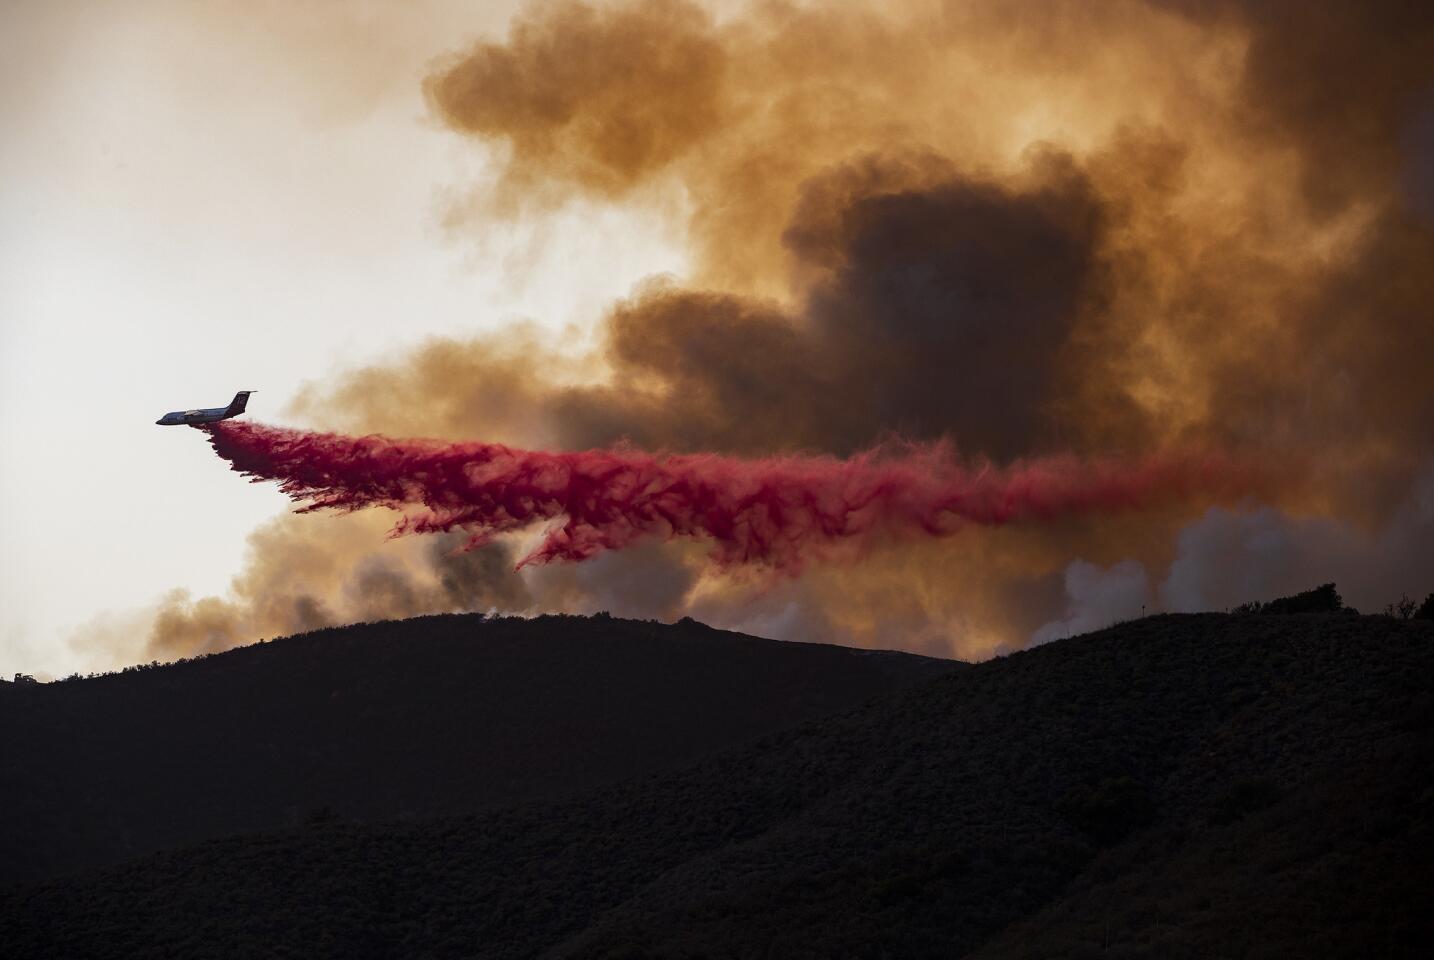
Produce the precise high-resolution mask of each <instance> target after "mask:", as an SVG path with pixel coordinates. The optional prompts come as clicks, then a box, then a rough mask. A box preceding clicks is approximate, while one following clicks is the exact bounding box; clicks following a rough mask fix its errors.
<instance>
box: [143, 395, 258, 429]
mask: <svg viewBox="0 0 1434 960" xmlns="http://www.w3.org/2000/svg"><path fill="white" fill-rule="evenodd" d="M258 392H259V391H257V390H240V391H239V392H238V393H236V394H234V399H233V400H231V401H229V406H227V407H208V408H206V409H204V410H174V411H172V412H170V413H166V414H165V415H164V416H162V417H160V418H159V419H158V420H156V421H154V422H155V423H157V424H159V425H160V426H161V427H177V426H180V425H181V424H183V425H186V426H190V427H197V426H199V425H200V424H204V423H218V422H219V421H220V420H228V419H229V418H230V417H237V416H239V414H241V413H243V412H244V407H245V405H246V404H248V402H249V394H251V393H258Z"/></svg>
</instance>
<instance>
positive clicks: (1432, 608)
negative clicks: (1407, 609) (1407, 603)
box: [1414, 593, 1434, 620]
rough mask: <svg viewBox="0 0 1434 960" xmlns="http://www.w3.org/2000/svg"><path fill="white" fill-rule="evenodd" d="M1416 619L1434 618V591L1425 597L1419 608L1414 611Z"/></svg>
mask: <svg viewBox="0 0 1434 960" xmlns="http://www.w3.org/2000/svg"><path fill="white" fill-rule="evenodd" d="M1414 619H1415V620H1434V593H1431V594H1429V596H1427V597H1425V598H1424V602H1423V603H1421V604H1420V605H1419V609H1418V610H1415V611H1414Z"/></svg>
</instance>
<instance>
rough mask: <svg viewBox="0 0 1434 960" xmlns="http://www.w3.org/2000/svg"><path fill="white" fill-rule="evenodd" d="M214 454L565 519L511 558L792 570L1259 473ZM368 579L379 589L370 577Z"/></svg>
mask: <svg viewBox="0 0 1434 960" xmlns="http://www.w3.org/2000/svg"><path fill="white" fill-rule="evenodd" d="M205 429H206V430H207V432H208V433H209V442H210V444H211V445H212V446H213V447H214V450H215V452H216V453H218V454H219V456H221V457H223V458H224V459H225V460H227V461H229V463H230V464H231V466H232V467H233V469H234V470H236V471H238V472H240V473H242V474H244V475H245V476H247V477H250V478H252V479H254V480H272V481H277V482H278V484H279V489H280V490H281V491H282V492H284V493H285V494H287V495H288V496H289V497H290V498H291V499H293V500H295V501H298V502H300V503H302V504H303V505H304V506H303V507H302V510H303V511H304V512H310V511H315V510H339V511H349V512H351V511H355V510H360V509H363V508H365V507H374V506H377V507H386V508H388V509H390V510H396V511H405V512H404V515H403V517H402V518H401V519H400V520H399V521H398V523H397V525H396V526H395V527H394V528H393V534H394V535H401V534H404V533H448V532H451V531H454V530H463V531H467V532H469V533H470V534H471V536H470V540H469V546H475V547H476V546H480V545H482V544H484V543H487V542H489V541H491V539H492V538H493V537H494V536H496V535H499V534H505V533H513V532H517V531H521V530H525V529H527V528H529V527H531V526H533V525H534V524H535V523H539V522H544V521H554V520H556V521H561V522H560V523H559V524H556V525H554V526H552V527H551V528H550V529H549V530H548V531H547V533H546V534H545V535H544V537H543V540H542V542H541V543H540V544H538V546H537V547H535V548H534V549H533V550H532V551H531V552H530V553H529V554H528V555H527V556H525V557H524V558H523V559H522V560H520V561H519V562H518V568H519V569H521V568H522V567H525V566H527V565H528V564H532V563H538V564H541V563H547V562H549V561H552V560H587V559H589V558H591V557H594V556H597V555H598V554H600V553H603V552H605V551H608V550H620V549H623V548H625V547H628V546H631V545H632V544H634V543H636V542H638V541H640V540H643V539H650V538H654V537H656V538H659V539H663V540H667V539H673V538H696V539H699V540H704V541H708V542H710V543H711V544H712V560H713V561H714V562H715V563H716V564H717V565H718V566H731V565H734V564H757V565H764V566H770V567H774V568H776V569H779V570H782V571H784V572H787V573H798V572H800V570H801V567H802V565H803V563H804V562H805V561H806V560H807V559H809V558H810V557H812V556H813V555H818V556H819V555H821V554H822V553H823V552H824V551H826V552H830V550H831V549H832V548H833V547H836V546H839V545H855V546H858V547H859V546H862V545H864V544H865V543H866V542H867V541H868V540H870V539H873V538H876V537H879V536H882V535H885V536H888V537H891V538H895V539H909V538H912V537H918V536H925V537H940V536H949V535H950V534H952V533H955V532H956V531H957V530H959V529H961V528H962V527H964V526H966V525H968V524H983V525H987V526H1000V525H1004V524H1007V523H1012V522H1019V521H1026V520H1042V521H1052V520H1058V519H1061V518H1063V517H1066V516H1070V515H1077V514H1081V513H1088V512H1109V511H1115V510H1121V509H1130V508H1133V507H1138V506H1145V505H1148V504H1150V503H1152V502H1158V501H1161V500H1169V499H1190V498H1191V497H1192V495H1196V494H1198V495H1200V496H1202V497H1209V496H1212V495H1213V496H1215V497H1221V496H1223V497H1225V498H1230V497H1235V496H1239V495H1241V494H1244V493H1247V492H1249V491H1250V490H1251V489H1252V487H1253V484H1254V481H1255V480H1256V479H1257V478H1258V476H1259V474H1258V473H1257V471H1255V470H1253V469H1252V468H1250V467H1249V466H1247V465H1244V464H1240V463H1234V462H1231V461H1230V460H1229V459H1228V458H1226V457H1220V456H1210V455H1206V456H1192V455H1186V456H1175V455H1166V456H1163V457H1159V458H1146V459H1143V460H1138V461H1131V462H1123V461H1097V462H1081V461H1078V460H1075V459H1074V458H1070V457H1061V458H1044V459H1040V460H1033V461H1028V462H1021V463H1017V464H1015V465H1013V466H1010V467H1006V468H998V467H995V466H993V465H991V464H988V463H979V464H977V465H975V466H974V467H968V466H963V465H961V464H959V463H957V462H956V460H955V459H954V457H953V456H952V454H951V452H950V451H949V449H947V448H945V447H942V446H935V447H910V448H905V449H900V450H896V451H893V452H889V453H885V454H883V453H882V452H880V451H876V452H870V453H865V454H860V455H856V456H852V457H849V458H847V459H844V460H838V459H835V458H832V457H812V456H797V455H787V456H774V457H765V458H760V459H740V458H736V457H730V456H719V455H715V454H686V455H683V454H652V453H645V452H641V451H638V450H635V449H618V450H587V451H582V452H559V453H553V452H545V451H533V450H519V449H515V448H512V447H506V446H503V445H501V444H492V443H445V442H441V441H425V440H394V439H390V438H387V437H382V436H377V435H370V436H366V437H347V436H341V435H338V434H332V433H314V432H309V431H301V430H288V429H284V428H280V427H270V426H265V425H263V424H257V423H253V422H235V421H228V422H221V423H216V424H212V425H210V426H208V427H206V428H205ZM369 592H370V593H372V592H373V587H370V590H369Z"/></svg>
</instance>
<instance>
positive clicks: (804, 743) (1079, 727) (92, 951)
mask: <svg viewBox="0 0 1434 960" xmlns="http://www.w3.org/2000/svg"><path fill="white" fill-rule="evenodd" d="M1431 668H1434V625H1431V624H1428V623H1423V622H1416V621H1398V620H1395V619H1392V618H1386V617H1353V616H1350V617H1343V616H1328V615H1288V616H1241V617H1232V616H1225V615H1200V616H1162V617H1153V618H1149V619H1146V620H1141V621H1138V622H1134V623H1129V624H1125V625H1122V626H1118V627H1114V628H1111V629H1109V630H1105V631H1101V632H1099V633H1096V634H1092V635H1089V636H1085V637H1079V638H1074V639H1071V640H1066V641H1061V642H1059V643H1054V644H1050V645H1048V646H1045V647H1041V648H1038V649H1036V650H1033V651H1030V652H1027V653H1022V654H1017V655H1014V656H1010V657H1007V658H1004V659H1001V660H997V661H993V662H989V663H984V664H980V665H978V666H975V667H971V668H969V669H965V670H958V671H953V672H951V673H949V674H947V675H945V676H941V677H938V678H936V679H934V680H930V681H928V682H925V683H922V684H920V685H918V686H915V687H911V688H909V689H906V690H901V691H896V692H894V693H891V694H888V695H886V696H884V697H881V698H878V699H876V700H873V701H870V702H868V703H867V704H865V705H864V706H861V707H859V708H855V709H853V710H851V711H849V712H846V713H844V714H841V715H837V716H832V717H828V718H825V719H821V720H815V721H808V722H806V723H803V724H801V725H799V726H797V727H795V728H793V729H789V730H785V731H779V732H776V733H772V734H768V735H766V736H763V737H760V738H758V739H756V740H754V741H752V742H749V743H747V744H745V745H742V746H739V747H735V748H733V749H731V750H728V751H725V752H723V753H721V754H718V755H715V756H712V757H709V758H707V759H705V760H701V761H698V762H696V763H694V764H692V765H689V766H687V767H685V768H683V769H680V770H674V771H668V772H665V773H660V774H656V775H650V776H645V777H640V778H636V779H634V780H632V781H629V782H627V783H623V784H618V785H611V786H607V787H603V788H599V789H596V790H594V791H592V792H590V793H588V794H586V795H584V796H582V797H580V798H574V799H570V800H567V801H563V802H555V803H543V804H518V805H514V806H510V807H508V808H506V809H504V810H501V811H494V812H490V813H486V814H481V815H473V816H463V817H449V818H440V819H435V820H431V821H425V822H418V823H408V824H387V825H367V826H360V825H349V824H329V825H322V824H321V825H313V826H310V827H307V828H300V829H295V830H291V831H287V832H282V833H271V834H267V835H263V836H251V837H235V838H230V839H226V840H222V841H216V842H213V843H209V844H205V845H203V846H200V847H195V848H191V849H188V850H183V851H175V852H170V853H166V854H161V855H157V856H153V857H150V858H147V859H144V860H139V861H135V862H131V863H128V864H125V865H122V866H118V867H112V868H107V869H103V870H97V871H92V872H89V873H86V874H83V875H80V876H75V877H71V878H67V879H63V880H57V881H52V882H49V883H45V884H41V885H37V886H33V887H30V888H27V889H23V890H16V891H13V892H11V893H9V894H0V918H3V919H2V920H0V933H3V937H4V938H5V939H4V941H3V942H7V943H10V944H12V945H14V947H15V948H16V949H18V950H20V951H22V952H23V951H38V950H42V949H43V950H44V951H46V952H50V953H54V954H60V955H66V956H116V957H118V956H130V955H137V954H144V955H148V956H186V957H189V956H193V957H202V956H226V957H237V956H246V957H247V956H254V957H259V956H265V957H268V956H342V957H387V956H432V957H460V956H462V957H533V956H545V957H609V958H615V957H628V958H635V957H699V956H705V957H718V956H741V957H784V958H785V957H926V956H930V957H954V956H963V955H968V954H976V955H979V956H981V957H989V958H998V957H1025V956H1071V957H1083V956H1097V955H1099V956H1126V957H1129V956H1151V957H1208V956H1229V957H1257V956H1270V957H1283V956H1350V957H1355V956H1360V957H1364V956H1423V955H1424V954H1423V951H1424V949H1425V948H1426V947H1427V944H1428V942H1430V939H1429V938H1430V935H1431V933H1434V929H1431V924H1434V920H1431V918H1434V911H1431V910H1430V907H1431V906H1434V904H1431V902H1430V901H1431V897H1430V884H1429V881H1430V876H1431V875H1430V866H1431V851H1434V775H1431V765H1430V761H1431V760H1434V750H1431V745H1434V730H1431V726H1434V689H1431V685H1434V669H1431Z"/></svg>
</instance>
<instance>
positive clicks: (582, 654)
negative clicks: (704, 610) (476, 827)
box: [0, 615, 956, 953]
mask: <svg viewBox="0 0 1434 960" xmlns="http://www.w3.org/2000/svg"><path fill="white" fill-rule="evenodd" d="M954 666H956V665H955V664H952V663H951V662H949V661H942V660H932V659H928V658H925V657H916V656H911V655H907V654H899V653H885V652H867V651H859V650H851V649H847V648H844V647H833V646H824V645H819V644H795V643H778V642H775V641H772V640H762V639H758V638H756V637H747V636H743V635H741V634H734V633H724V632H721V631H717V630H712V629H709V628H707V627H705V626H702V625H701V624H698V623H694V622H692V621H684V622H683V623H680V624H675V625H670V626H669V625H665V624H658V623H644V622H638V621H625V620H616V619H612V618H609V617H597V618H583V617H539V618H537V619H533V620H522V619H492V620H489V619H485V618H484V617H482V616H480V615H466V616H458V615H454V616H442V617H423V618H419V619H413V620H406V621H402V622H394V623H376V624H367V625H361V626H352V627H339V628H334V629H331V630H322V631H319V632H316V633H310V634H305V635H302V636H297V637H289V638H286V639H284V640H280V641H275V642H272V643H266V644H259V645H255V646H251V647H246V648H243V649H239V650H233V651H230V652H228V653H224V654H220V655H217V656H213V657H207V658H204V659H202V660H195V661H190V662H186V663H179V664H174V665H169V666H161V667H155V668H152V669H151V668H146V669H142V670H138V671H133V670H132V671H129V672H125V673H121V674H112V675H109V676H103V677H96V678H93V679H79V680H70V681H65V682H61V683H50V684H23V683H21V684H8V683H7V684H0V694H3V695H0V730H3V731H4V739H3V743H0V885H4V884H5V883H14V882H18V881H23V880H29V879H38V878H41V877H46V876H53V875H55V874H57V873H60V872H64V871H68V870H74V869H77V868H80V867H85V866H96V865H100V864H104V863H112V862H116V861H119V860H122V859H127V858H129V857H133V856H136V855H139V854H143V853H148V852H151V851H156V850H160V849H165V848H169V847H174V846H177V845H181V844H188V843H194V842H197V841H200V840H205V839H210V838H215V837H220V836H225V835H229V834H235V833H252V832H256V831H262V830H273V829H279V828H282V827H286V826H297V825H300V824H304V823H307V822H310V821H323V820H334V821H341V822H352V821H370V820H383V819H399V818H407V819H411V818H415V817H425V816H434V815H437V814H442V813H459V812H470V811H477V810H486V809H492V808H494V807H498V806H502V805H506V804H511V803H516V802H519V801H526V800H534V799H554V798H557V797H561V796H565V795H567V794H570V793H573V792H574V791H578V790H583V789H588V788H591V787H594V786H597V785H599V784H603V783H608V782H612V781H616V780H620V779H623V778H627V777H632V776H636V775H639V774H643V773H648V772H651V771H654V770H658V769H661V768H663V767H667V766H671V765H672V764H675V763H679V762H682V761H688V760H692V759H695V758H697V757H699V756H702V755H704V754H707V753H710V752H712V751H713V750H716V749H718V748H720V747H726V746H731V745H733V744H736V743H739V742H741V741H744V740H746V739H749V738H751V737H753V736H755V735H757V734H759V733H762V732H765V731H770V730H775V729H778V728H780V727H784V726H789V725H791V724H793V723H796V722H797V721H800V720H804V719H808V718H811V717H817V716H822V715H825V714H828V713H831V712H833V711H835V710H839V709H843V708H845V707H850V706H853V705H856V704H859V703H861V702H863V701H864V700H866V699H868V698H870V697H872V696H874V695H876V694H879V693H882V692H886V691H890V690H893V689H896V688H897V687H900V686H902V685H904V684H907V683H910V682H912V681H914V680H917V679H922V678H925V677H930V676H933V675H935V674H937V673H942V672H945V671H947V670H949V669H952V668H953V667H954ZM0 953H3V950H0Z"/></svg>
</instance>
